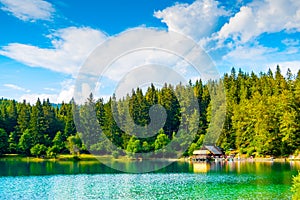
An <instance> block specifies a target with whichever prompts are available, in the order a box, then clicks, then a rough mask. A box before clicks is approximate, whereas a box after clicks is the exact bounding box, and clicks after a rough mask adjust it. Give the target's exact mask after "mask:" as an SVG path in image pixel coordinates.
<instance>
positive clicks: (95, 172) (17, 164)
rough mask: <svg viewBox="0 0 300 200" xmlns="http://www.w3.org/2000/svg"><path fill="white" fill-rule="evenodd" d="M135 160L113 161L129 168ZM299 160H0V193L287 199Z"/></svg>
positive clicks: (9, 196) (68, 196)
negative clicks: (161, 164)
mask: <svg viewBox="0 0 300 200" xmlns="http://www.w3.org/2000/svg"><path fill="white" fill-rule="evenodd" d="M139 164H140V163H137V162H113V163H112V165H113V166H114V165H124V167H127V168H130V169H132V168H134V167H137V166H140V165H139ZM297 170H300V163H299V162H291V163H290V162H286V163H279V162H278V163H277V162H228V163H226V162H225V163H214V162H213V163H196V164H192V163H187V162H174V163H172V164H170V165H169V166H168V167H166V168H164V169H161V170H158V171H155V172H151V173H146V174H127V173H122V172H119V171H116V170H113V169H111V168H109V167H107V166H106V165H103V164H100V163H99V162H96V161H80V162H68V161H64V162H24V161H20V160H14V159H7V160H0V199H231V200H233V199H282V200H283V199H290V198H291V192H290V187H291V180H292V176H293V175H296V174H297Z"/></svg>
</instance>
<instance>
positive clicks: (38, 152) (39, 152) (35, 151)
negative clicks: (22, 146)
mask: <svg viewBox="0 0 300 200" xmlns="http://www.w3.org/2000/svg"><path fill="white" fill-rule="evenodd" d="M46 151H47V147H46V146H45V145H43V144H36V145H34V146H33V147H32V148H31V149H30V153H31V155H33V156H36V157H40V156H45V155H46Z"/></svg>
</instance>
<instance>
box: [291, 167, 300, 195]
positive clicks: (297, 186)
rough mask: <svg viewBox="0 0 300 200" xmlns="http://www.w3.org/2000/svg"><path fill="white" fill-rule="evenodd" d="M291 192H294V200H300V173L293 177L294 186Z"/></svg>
mask: <svg viewBox="0 0 300 200" xmlns="http://www.w3.org/2000/svg"><path fill="white" fill-rule="evenodd" d="M291 191H292V192H293V197H292V199H293V200H299V199H300V172H299V173H298V175H297V176H294V177H293V185H292V188H291Z"/></svg>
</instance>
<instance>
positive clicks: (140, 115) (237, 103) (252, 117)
mask: <svg viewBox="0 0 300 200" xmlns="http://www.w3.org/2000/svg"><path fill="white" fill-rule="evenodd" d="M282 74H283V73H282V72H281V71H280V67H279V66H278V67H277V69H276V71H275V72H272V71H271V70H269V71H268V72H267V73H260V74H255V73H253V72H252V73H250V74H249V73H244V72H242V71H241V70H239V71H236V70H235V69H234V68H233V69H232V71H231V73H229V74H225V75H224V76H223V77H222V79H221V80H219V81H216V82H208V83H203V82H202V81H201V80H197V81H196V82H195V83H190V84H189V85H177V86H171V85H167V84H166V85H165V86H164V87H162V88H160V89H158V88H155V87H154V85H151V86H150V87H149V88H148V89H147V90H146V91H143V90H141V89H139V88H137V89H135V90H133V91H132V93H131V94H129V95H127V97H124V98H123V99H121V100H116V99H115V97H114V96H112V97H111V98H110V99H109V100H108V101H107V102H104V100H103V99H94V97H93V95H92V94H91V95H90V97H89V98H88V99H87V101H86V103H85V104H84V105H81V106H78V105H75V103H74V101H71V102H69V103H62V104H60V105H54V104H52V103H51V102H49V100H42V101H41V100H40V99H38V100H37V102H36V103H35V104H34V105H30V104H29V103H27V102H26V101H23V102H17V101H15V100H7V99H3V98H2V99H0V154H15V153H17V154H23V155H27V156H46V157H49V158H50V157H56V156H57V155H58V154H62V153H73V154H75V153H77V152H87V150H92V152H93V153H99V154H112V155H113V156H118V155H120V154H122V153H120V151H118V149H114V148H113V147H112V145H111V144H110V143H109V142H107V141H105V140H103V141H102V140H99V141H96V142H90V141H89V140H88V139H86V137H85V134H82V132H84V131H88V132H89V133H90V134H94V136H95V137H97V133H98V131H99V130H98V129H97V128H95V129H94V130H92V129H91V128H93V127H88V128H87V127H85V125H86V124H87V122H91V120H93V118H91V119H90V118H89V117H90V116H89V114H87V113H91V110H89V109H91V108H93V109H95V111H96V112H95V113H96V118H97V122H95V123H99V125H100V126H99V127H101V130H102V132H103V133H104V134H105V136H106V137H107V138H108V139H109V140H110V141H112V143H113V144H115V145H116V146H117V147H118V148H119V149H123V150H126V152H127V154H128V156H134V155H135V154H136V153H143V152H150V151H156V150H159V149H162V148H163V147H164V146H166V145H167V144H168V143H169V142H170V141H175V143H176V139H178V137H186V138H188V137H189V135H191V134H192V135H193V142H192V143H191V144H188V148H187V150H186V151H185V152H184V155H185V156H188V155H191V154H192V152H193V150H195V149H198V148H200V147H201V145H202V144H203V142H204V141H205V139H204V138H205V135H206V133H207V130H208V127H209V124H210V120H211V117H212V113H213V112H212V106H211V105H212V101H211V95H210V93H211V91H212V90H211V85H214V87H216V86H217V85H219V84H223V86H224V88H225V94H226V105H224V108H225V109H226V116H225V122H224V124H223V127H222V133H221V135H220V137H218V140H217V141H216V143H217V145H219V146H220V147H222V148H223V149H224V150H225V151H227V152H229V151H230V150H233V149H234V150H236V152H239V153H241V154H247V155H248V156H266V155H272V156H288V155H290V154H298V153H299V151H300V71H299V72H298V74H296V75H294V74H292V73H291V71H290V70H288V71H287V73H286V75H285V76H284V75H282ZM185 91H192V92H193V93H194V95H195V98H196V99H197V102H198V106H199V113H197V115H194V114H193V113H191V115H190V116H188V117H184V116H183V114H182V112H181V110H180V103H179V101H178V99H177V98H176V95H175V94H176V93H181V94H183V95H182V96H185V95H184V92H185ZM188 100H189V99H183V101H187V102H188ZM116 102H117V103H116ZM126 103H128V109H129V113H130V115H129V116H126V115H125V114H124V113H126V112H124V110H123V108H124V106H122V104H123V105H127V104H126ZM156 104H160V105H161V106H163V107H164V108H165V110H166V114H167V117H166V122H165V124H164V126H163V128H162V129H160V130H158V132H157V134H155V135H154V136H152V137H145V138H144V137H140V138H139V137H136V136H132V135H134V134H135V133H133V131H136V130H133V129H132V127H130V126H128V127H126V124H127V123H125V122H126V119H125V118H131V119H133V121H134V122H135V123H136V124H138V125H140V126H147V124H149V123H150V116H149V109H150V108H151V106H152V105H156ZM112 108H114V109H112ZM113 112H117V113H119V114H118V116H121V117H122V119H119V123H122V122H124V124H123V125H124V126H123V127H124V128H125V129H126V131H124V130H121V129H120V127H119V124H118V123H117V122H116V121H115V120H114V117H113V114H112V113H113ZM122 113H123V114H122ZM76 115H78V116H76ZM74 117H75V119H76V117H78V118H79V117H80V119H81V121H80V124H76V125H77V126H75V123H74ZM195 117H197V119H196V118H195ZM195 122H197V123H195ZM181 126H183V127H186V128H185V129H180V127H181ZM76 128H77V129H80V130H77V129H76ZM87 129H89V130H87ZM179 129H180V130H181V133H180V134H178V135H177V134H176V133H177V132H178V130H179ZM138 134H139V135H143V133H138ZM145 134H146V133H145ZM80 136H81V137H80ZM81 139H82V140H81ZM179 141H181V142H182V141H184V140H179ZM178 145H179V146H180V145H182V144H178ZM173 147H174V148H173V149H172V146H171V147H169V148H171V149H172V152H173V154H174V153H176V146H173ZM165 156H168V155H167V154H166V155H165Z"/></svg>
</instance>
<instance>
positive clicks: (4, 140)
mask: <svg viewBox="0 0 300 200" xmlns="http://www.w3.org/2000/svg"><path fill="white" fill-rule="evenodd" d="M7 147H8V136H7V133H6V131H5V130H4V129H2V128H0V155H1V154H3V153H6V151H7Z"/></svg>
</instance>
